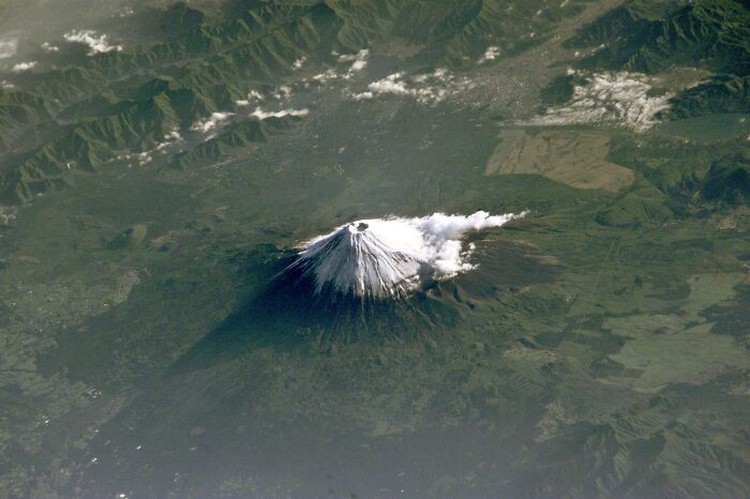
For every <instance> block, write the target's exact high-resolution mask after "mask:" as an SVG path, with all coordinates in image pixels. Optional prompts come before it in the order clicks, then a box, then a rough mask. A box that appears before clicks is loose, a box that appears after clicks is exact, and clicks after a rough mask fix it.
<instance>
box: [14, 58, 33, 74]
mask: <svg viewBox="0 0 750 499" xmlns="http://www.w3.org/2000/svg"><path fill="white" fill-rule="evenodd" d="M36 64H37V62H36V61H29V62H19V63H18V64H16V65H15V66H13V72H14V73H23V72H24V71H28V70H30V69H33V68H34V66H36Z"/></svg>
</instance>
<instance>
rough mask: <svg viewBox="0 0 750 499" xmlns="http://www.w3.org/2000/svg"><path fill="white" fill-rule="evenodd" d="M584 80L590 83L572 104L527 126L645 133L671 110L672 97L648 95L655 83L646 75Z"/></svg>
mask: <svg viewBox="0 0 750 499" xmlns="http://www.w3.org/2000/svg"><path fill="white" fill-rule="evenodd" d="M569 74H570V72H569ZM573 74H575V73H573ZM581 76H585V75H583V74H582V73H581ZM585 78H586V80H587V83H586V84H584V85H581V86H576V87H575V89H574V91H573V97H571V99H570V102H568V103H567V104H566V105H564V106H558V107H553V108H550V109H548V110H547V112H546V113H545V114H544V115H543V116H540V117H538V118H535V119H532V120H531V121H530V122H528V124H533V125H571V124H598V125H615V126H622V127H625V128H629V129H631V130H634V131H636V132H645V131H646V130H648V129H649V128H651V127H653V126H654V125H656V124H657V123H658V120H657V119H656V114H657V113H659V112H660V111H664V110H666V109H668V108H669V99H670V98H671V97H672V94H663V95H649V92H650V91H651V90H652V88H653V84H654V83H655V82H656V80H655V79H653V78H651V77H648V76H646V75H644V74H640V73H628V72H617V73H615V72H610V73H598V74H592V75H588V76H585Z"/></svg>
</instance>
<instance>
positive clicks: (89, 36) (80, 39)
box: [63, 29, 123, 55]
mask: <svg viewBox="0 0 750 499" xmlns="http://www.w3.org/2000/svg"><path fill="white" fill-rule="evenodd" d="M63 38H65V41H68V42H70V43H82V44H84V45H87V46H88V47H89V53H88V55H96V54H103V53H106V52H113V51H115V52H121V51H122V50H123V47H122V45H112V44H110V43H109V37H108V36H107V35H99V34H97V32H96V31H94V30H91V29H82V30H78V31H76V30H73V31H71V32H69V33H65V34H64V35H63Z"/></svg>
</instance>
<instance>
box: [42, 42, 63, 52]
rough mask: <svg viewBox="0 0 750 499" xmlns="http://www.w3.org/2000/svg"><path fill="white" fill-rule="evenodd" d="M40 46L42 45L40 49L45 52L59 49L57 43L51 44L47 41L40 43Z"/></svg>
mask: <svg viewBox="0 0 750 499" xmlns="http://www.w3.org/2000/svg"><path fill="white" fill-rule="evenodd" d="M40 47H42V50H44V51H45V52H57V51H59V50H60V47H58V46H57V45H52V44H51V43H49V42H44V43H42V44H41V45H40Z"/></svg>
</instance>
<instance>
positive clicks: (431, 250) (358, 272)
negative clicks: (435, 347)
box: [284, 211, 526, 299]
mask: <svg viewBox="0 0 750 499" xmlns="http://www.w3.org/2000/svg"><path fill="white" fill-rule="evenodd" d="M525 214H526V212H523V213H520V214H505V215H497V216H491V215H490V214H489V213H487V212H485V211H478V212H476V213H474V214H473V215H468V216H463V215H445V214H442V213H435V214H433V215H430V216H427V217H421V218H388V219H369V220H359V221H355V222H351V223H348V224H345V225H342V226H341V227H338V228H337V229H335V230H334V231H333V232H331V233H330V234H326V235H324V236H319V237H316V238H314V239H312V240H310V241H307V242H306V243H304V244H303V245H302V250H301V251H300V252H299V253H298V254H297V258H296V260H295V261H294V262H293V263H292V264H291V265H289V266H288V267H287V268H286V269H285V270H284V274H285V275H290V274H297V275H298V276H300V277H301V278H303V279H310V280H311V281H312V283H313V284H314V290H315V293H316V294H323V293H327V292H331V293H333V294H337V295H344V296H353V297H359V298H374V299H387V298H399V297H404V296H406V295H408V294H409V293H410V292H412V291H415V290H417V289H419V288H420V287H422V286H424V285H425V284H427V283H429V281H431V280H440V279H446V278H449V277H452V276H454V275H456V274H458V273H461V272H466V271H467V270H470V269H472V268H474V266H473V265H472V264H471V263H469V261H468V259H469V257H470V255H471V251H472V250H473V247H472V246H471V245H469V246H467V247H464V246H463V245H462V243H461V239H460V238H461V237H462V236H463V235H464V234H465V233H466V232H468V231H470V230H480V229H484V228H487V227H499V226H501V225H504V224H505V223H507V222H509V221H510V220H513V219H515V218H519V217H523V216H524V215H525Z"/></svg>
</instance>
